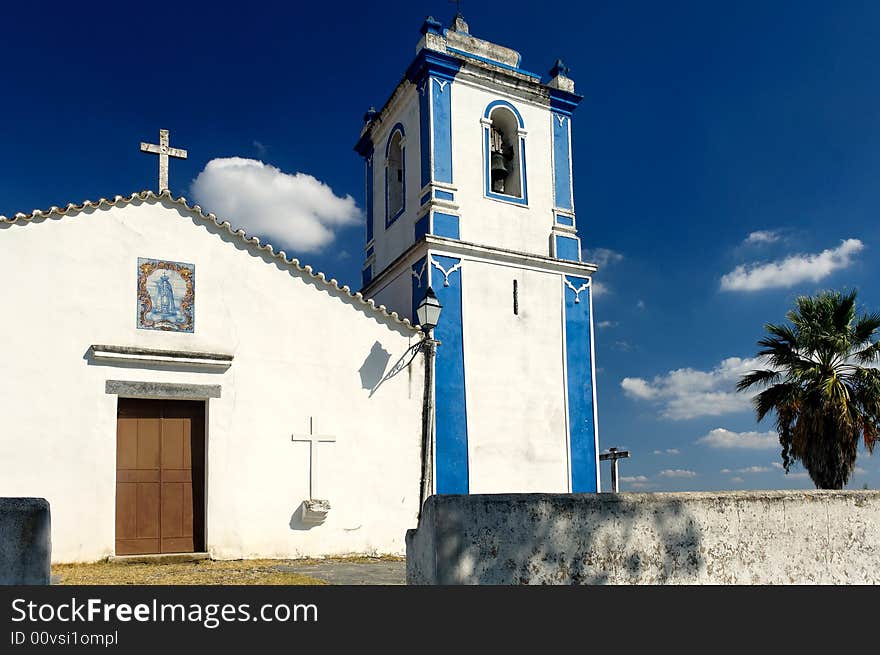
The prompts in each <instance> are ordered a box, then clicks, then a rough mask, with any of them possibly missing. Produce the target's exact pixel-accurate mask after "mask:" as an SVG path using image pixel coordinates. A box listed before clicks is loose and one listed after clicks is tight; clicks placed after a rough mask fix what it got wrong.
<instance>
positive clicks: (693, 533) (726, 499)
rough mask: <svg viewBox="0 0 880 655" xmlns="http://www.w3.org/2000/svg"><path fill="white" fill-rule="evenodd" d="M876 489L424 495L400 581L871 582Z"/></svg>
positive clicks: (877, 554) (875, 565) (878, 566)
mask: <svg viewBox="0 0 880 655" xmlns="http://www.w3.org/2000/svg"><path fill="white" fill-rule="evenodd" d="M878 543H880V492H877V491H745V492H696V493H656V494H634V493H623V494H499V495H473V496H432V497H431V498H429V499H428V501H427V502H426V503H425V506H424V508H423V512H422V519H421V522H420V524H419V527H418V529H417V530H410V531H409V532H408V533H407V537H406V556H407V557H406V563H407V582H408V583H409V584H792V583H807V584H817V583H818V584H822V583H827V584H840V583H848V584H877V583H880V549H877V548H876V544H878Z"/></svg>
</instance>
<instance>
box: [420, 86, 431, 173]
mask: <svg viewBox="0 0 880 655" xmlns="http://www.w3.org/2000/svg"><path fill="white" fill-rule="evenodd" d="M427 85H428V80H427V79H425V80H424V81H423V82H422V83H421V85H420V86H419V155H420V160H421V162H420V163H421V174H422V179H421V182H422V183H421V188H423V189H424V188H425V187H426V186H427V185H428V183H430V181H431V98H430V96H429V95H428V92H427V89H426V87H427Z"/></svg>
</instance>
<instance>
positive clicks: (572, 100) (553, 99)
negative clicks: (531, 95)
mask: <svg viewBox="0 0 880 655" xmlns="http://www.w3.org/2000/svg"><path fill="white" fill-rule="evenodd" d="M547 90H548V91H549V92H550V109H552V110H553V111H556V112H559V113H560V114H565V115H566V116H571V115H572V113H574V110H575V109H577V106H578V105H579V104H580V102H581V100H583V99H584V97H583V96H580V95H578V94H577V93H570V92H569V91H563V90H562V89H554V88H552V87H549V88H548V89H547Z"/></svg>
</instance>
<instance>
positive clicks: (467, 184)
mask: <svg viewBox="0 0 880 655" xmlns="http://www.w3.org/2000/svg"><path fill="white" fill-rule="evenodd" d="M494 100H506V101H508V102H510V103H511V104H512V105H514V106H515V107H516V108H517V110H518V111H519V112H520V114H521V115H522V118H523V122H524V123H525V128H524V129H525V130H526V132H527V135H526V175H527V180H528V205H527V206H520V205H514V204H511V203H508V202H503V201H500V200H493V199H488V198H486V196H485V182H484V180H485V169H484V157H483V126H482V125H481V123H480V119H481V118H482V117H483V114H484V113H485V110H486V107H487V106H488V105H489V103H491V102H492V101H494ZM551 129H552V126H551V115H550V109H549V107H547V106H546V105H544V106H541V105H539V104H537V103H534V102H529V101H526V100H524V99H522V98H517V97H514V96H510V95H506V94H504V93H501V92H499V91H496V90H494V89H488V88H486V87H485V86H477V85H475V84H473V83H471V82H470V81H469V80H467V79H464V78H461V77H460V78H458V79H456V80H455V82H454V83H453V84H452V157H453V170H454V173H455V177H454V179H455V186H456V187H457V188H458V191H457V192H456V194H455V199H456V202H457V203H458V204H459V206H460V210H459V211H460V213H461V223H460V231H461V240H462V241H468V242H470V243H481V244H491V245H492V246H495V247H497V248H504V249H507V250H515V251H518V252H528V253H534V254H538V255H543V256H545V257H546V256H549V255H550V245H549V244H550V230H551V228H552V227H553V170H552V162H551V156H552V148H553V140H552V135H551Z"/></svg>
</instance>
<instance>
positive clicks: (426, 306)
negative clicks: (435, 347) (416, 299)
mask: <svg viewBox="0 0 880 655" xmlns="http://www.w3.org/2000/svg"><path fill="white" fill-rule="evenodd" d="M441 309H443V305H441V304H440V301H439V300H437V294H435V293H434V290H433V289H432V288H431V287H428V290H427V291H426V292H425V297H424V298H422V302H420V303H419V306H418V307H417V308H416V318H417V319H418V321H419V325H421V326H422V327H423V328H425V329H426V330H429V331H430V330H433V329H434V328H435V327H437V323H438V322H439V321H440V310H441Z"/></svg>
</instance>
